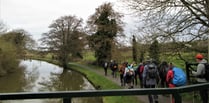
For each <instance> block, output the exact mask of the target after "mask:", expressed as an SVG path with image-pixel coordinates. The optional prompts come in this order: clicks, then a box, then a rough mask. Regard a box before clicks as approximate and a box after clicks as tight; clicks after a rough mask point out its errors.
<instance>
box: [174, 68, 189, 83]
mask: <svg viewBox="0 0 209 103" xmlns="http://www.w3.org/2000/svg"><path fill="white" fill-rule="evenodd" d="M173 73H174V77H173V80H172V82H173V84H174V85H176V86H183V85H186V82H187V79H186V74H185V72H184V71H183V70H182V69H181V68H177V67H173Z"/></svg>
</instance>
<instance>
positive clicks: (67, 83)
mask: <svg viewBox="0 0 209 103" xmlns="http://www.w3.org/2000/svg"><path fill="white" fill-rule="evenodd" d="M20 65H21V66H23V67H25V69H23V68H21V69H20V70H18V71H17V72H15V73H12V74H10V75H8V76H5V77H1V78H0V92H1V93H8V92H40V91H72V90H92V89H94V87H93V86H92V85H91V84H90V83H89V82H88V80H87V79H86V78H84V77H83V76H82V75H80V74H79V73H77V72H73V71H71V70H63V69H62V68H61V67H59V66H56V65H53V64H49V63H47V62H43V61H37V60H31V61H29V60H26V61H22V62H21V64H20ZM0 103H62V100H61V99H56V100H54V99H41V100H38V99H36V100H19V101H13V100H12V101H3V102H1V101H0ZM73 103H102V102H101V99H100V98H82V99H78V98H75V99H74V98H73Z"/></svg>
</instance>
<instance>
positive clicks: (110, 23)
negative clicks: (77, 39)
mask: <svg viewBox="0 0 209 103" xmlns="http://www.w3.org/2000/svg"><path fill="white" fill-rule="evenodd" d="M120 17H121V15H120V14H119V13H117V12H115V11H114V10H113V8H112V5H111V3H104V4H103V5H101V6H100V7H99V8H97V9H96V12H95V14H93V15H92V16H90V18H89V20H88V24H89V27H90V30H92V32H91V33H92V35H91V36H89V38H88V40H89V45H90V47H91V48H92V49H94V51H95V57H96V59H97V60H96V62H97V64H101V63H102V62H103V61H105V60H111V59H112V49H113V46H114V43H115V42H114V38H115V37H116V36H117V33H119V32H120V31H122V27H121V26H120V22H121V21H120Z"/></svg>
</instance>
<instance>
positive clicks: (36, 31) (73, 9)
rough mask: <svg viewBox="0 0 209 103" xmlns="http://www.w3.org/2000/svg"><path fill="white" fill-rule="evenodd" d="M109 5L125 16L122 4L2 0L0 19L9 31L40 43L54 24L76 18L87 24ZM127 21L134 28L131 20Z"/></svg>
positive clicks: (97, 0)
mask: <svg viewBox="0 0 209 103" xmlns="http://www.w3.org/2000/svg"><path fill="white" fill-rule="evenodd" d="M105 2H112V3H113V4H114V10H115V11H120V12H122V8H121V5H120V3H119V2H118V0H0V19H1V20H2V21H3V23H4V24H6V25H7V27H8V28H9V29H24V30H26V31H28V32H29V33H30V34H31V35H32V38H33V39H35V40H38V39H40V38H41V34H42V33H45V32H47V31H48V26H49V25H50V24H51V23H52V21H53V20H56V19H58V18H59V17H61V16H65V15H76V16H77V17H80V18H83V19H84V22H85V21H86V19H87V18H88V17H89V16H90V15H92V14H94V13H95V8H98V7H99V6H100V5H102V4H103V3H105ZM124 19H125V22H126V23H128V24H127V25H129V26H130V21H131V19H130V17H129V16H127V15H126V16H125V18H124ZM127 28H131V27H126V30H127ZM126 32H127V31H126Z"/></svg>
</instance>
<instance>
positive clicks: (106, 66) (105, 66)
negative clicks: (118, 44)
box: [103, 61, 108, 76]
mask: <svg viewBox="0 0 209 103" xmlns="http://www.w3.org/2000/svg"><path fill="white" fill-rule="evenodd" d="M103 68H104V72H105V76H107V68H108V62H107V61H105V62H104V63H103Z"/></svg>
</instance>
